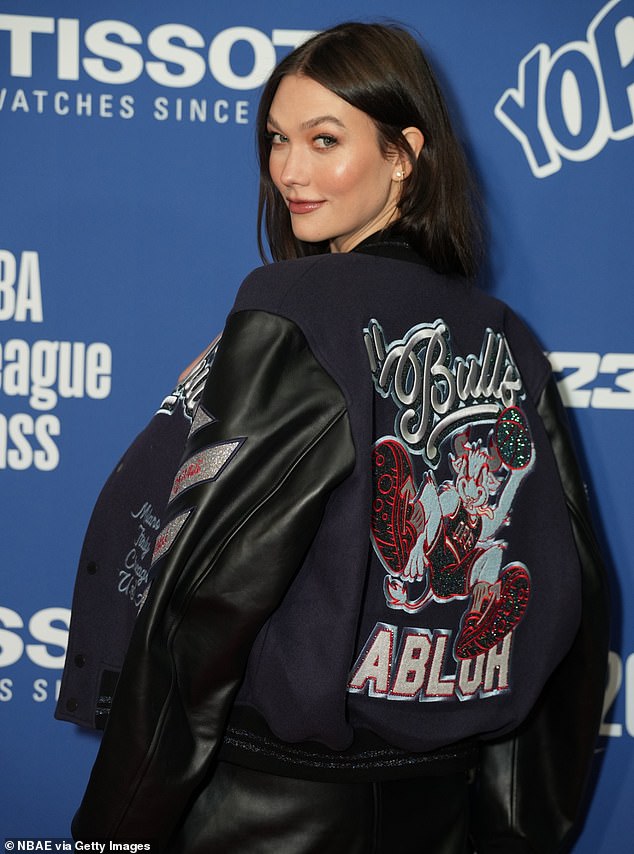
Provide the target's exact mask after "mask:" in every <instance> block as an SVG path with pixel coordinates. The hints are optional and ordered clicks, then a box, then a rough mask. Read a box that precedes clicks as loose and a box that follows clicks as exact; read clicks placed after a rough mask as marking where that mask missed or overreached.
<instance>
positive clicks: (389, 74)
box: [257, 23, 481, 276]
mask: <svg viewBox="0 0 634 854" xmlns="http://www.w3.org/2000/svg"><path fill="white" fill-rule="evenodd" d="M288 74H304V75H306V76H307V77H310V78H311V79H312V80H315V81H316V82H317V83H320V84H321V85H322V86H324V87H325V88H326V89H329V90H330V91H331V92H334V93H335V95H338V96H339V97H340V98H342V99H343V100H344V101H347V102H348V103H349V104H352V106H353V107H356V108H357V109H359V110H362V111H363V112H364V113H366V114H367V115H368V116H369V117H370V118H371V119H372V120H373V121H374V123H375V125H376V128H377V133H378V141H379V146H380V148H381V150H382V152H383V153H384V154H385V155H387V153H388V152H389V151H394V149H397V150H398V151H399V152H401V153H402V154H403V155H404V156H405V157H407V158H408V159H409V161H410V163H411V165H412V171H411V173H410V175H409V176H408V177H407V179H406V180H405V181H404V183H403V189H402V193H401V197H400V200H399V204H398V208H399V219H398V221H397V223H396V225H395V228H396V229H397V230H398V233H399V234H400V235H403V237H404V238H405V239H407V240H408V241H409V242H410V243H411V245H412V246H413V248H415V249H416V250H417V251H418V252H420V254H421V255H422V256H423V257H424V258H425V259H426V260H427V262H428V263H429V264H430V266H432V267H433V268H434V269H436V270H438V271H439V272H443V273H458V274H462V275H466V276H473V275H474V274H475V272H476V269H477V266H478V261H479V256H480V246H481V241H480V229H479V225H478V217H477V215H476V213H475V207H474V202H473V199H474V192H473V185H472V179H471V175H470V173H469V170H468V168H467V166H466V162H465V157H464V153H463V150H462V147H461V145H460V143H459V142H458V140H457V138H456V135H455V133H454V131H453V128H452V126H451V121H450V119H449V115H448V112H447V107H446V105H445V101H444V98H443V96H442V94H441V92H440V88H439V85H438V83H437V81H436V78H435V76H434V73H433V71H432V69H431V67H430V65H429V63H428V61H427V59H426V58H425V55H424V54H423V51H422V50H421V48H420V46H419V45H418V43H417V42H416V40H415V39H414V38H413V36H411V35H410V34H409V33H408V32H407V31H406V30H404V29H403V28H402V27H400V26H395V25H385V24H362V23H346V24H339V25H338V26H336V27H333V28H332V29H330V30H325V31H324V32H321V33H318V34H317V35H316V36H313V38H311V39H309V40H308V41H307V42H305V43H304V44H302V45H300V47H298V48H297V49H296V50H294V51H293V52H292V53H290V54H289V55H288V56H287V57H285V58H284V59H283V60H282V61H281V62H280V63H279V65H277V67H276V68H275V70H274V71H273V73H272V75H271V77H270V78H269V81H268V83H267V84H266V86H265V88H264V91H263V93H262V97H261V100H260V106H259V109H258V116H257V139H258V154H259V162H260V198H259V204H258V245H259V248H260V254H261V256H262V258H263V259H264V260H266V252H265V248H264V240H263V231H265V232H266V238H267V240H268V244H269V247H270V249H271V254H272V256H273V259H274V260H276V261H280V260H285V259H289V258H298V257H303V256H305V255H314V254H317V253H320V252H327V251H328V243H327V242H324V243H306V242H304V241H301V240H298V239H297V238H296V237H295V236H294V234H293V231H292V228H291V222H290V215H289V213H288V209H287V207H286V204H285V203H284V200H283V199H282V197H281V195H280V193H279V192H278V190H277V189H276V187H275V185H274V184H273V181H272V180H271V174H270V171H269V154H270V149H271V142H270V138H269V136H268V134H267V121H268V116H269V111H270V108H271V104H272V102H273V98H274V97H275V93H276V92H277V88H278V86H279V84H280V81H281V80H282V78H283V77H285V76H286V75H288ZM407 127H417V128H419V129H420V131H421V132H422V133H423V135H424V137H425V144H424V146H423V149H422V151H421V153H420V155H419V157H418V158H417V157H416V156H415V154H414V152H413V151H412V149H411V147H410V146H409V144H408V142H407V140H406V139H405V137H404V136H403V134H402V130H403V129H404V128H407Z"/></svg>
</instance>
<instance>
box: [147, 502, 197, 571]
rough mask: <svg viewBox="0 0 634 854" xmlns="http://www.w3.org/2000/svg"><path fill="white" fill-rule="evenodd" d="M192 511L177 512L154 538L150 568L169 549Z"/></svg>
mask: <svg viewBox="0 0 634 854" xmlns="http://www.w3.org/2000/svg"><path fill="white" fill-rule="evenodd" d="M192 512H193V510H185V511H184V512H183V513H179V514H178V516H176V517H175V518H174V519H172V520H171V521H170V522H168V523H167V525H166V526H165V527H164V528H163V530H162V531H161V533H160V534H159V535H158V537H157V538H156V543H155V544H154V552H153V553H152V563H151V564H150V568H151V567H152V566H154V564H155V563H156V561H157V560H159V558H162V557H163V555H164V554H166V553H167V552H168V551H169V550H170V549H171V547H172V546H173V545H174V542H175V540H176V538H177V537H178V535H179V534H180V532H181V531H182V530H183V526H184V524H185V522H186V521H187V519H188V518H189V516H190V515H191V513H192Z"/></svg>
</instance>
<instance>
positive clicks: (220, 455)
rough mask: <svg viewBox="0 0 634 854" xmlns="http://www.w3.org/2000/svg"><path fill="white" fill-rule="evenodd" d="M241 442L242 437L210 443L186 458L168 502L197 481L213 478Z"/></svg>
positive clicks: (202, 481)
mask: <svg viewBox="0 0 634 854" xmlns="http://www.w3.org/2000/svg"><path fill="white" fill-rule="evenodd" d="M242 442H243V440H242V439H236V440H234V441H232V442H221V443H219V444H218V445H210V446H209V447H208V448H203V450H202V451H198V452H197V453H195V454H194V455H193V456H191V457H190V458H189V459H188V460H186V461H185V462H184V463H183V465H182V466H181V467H180V469H179V470H178V472H177V474H176V477H175V478H174V484H173V486H172V491H171V493H170V497H169V502H171V501H173V500H174V499H175V498H176V497H177V496H178V495H180V494H181V492H184V491H185V490H186V489H189V488H190V487H192V486H195V485H196V484H198V483H205V482H207V481H210V480H214V479H215V478H216V477H217V476H218V474H219V473H220V471H221V470H222V469H223V468H224V467H225V465H226V464H227V463H228V462H229V460H230V459H231V457H232V456H233V455H234V453H235V452H236V450H237V449H238V448H239V447H240V445H241V444H242ZM169 502H168V504H169Z"/></svg>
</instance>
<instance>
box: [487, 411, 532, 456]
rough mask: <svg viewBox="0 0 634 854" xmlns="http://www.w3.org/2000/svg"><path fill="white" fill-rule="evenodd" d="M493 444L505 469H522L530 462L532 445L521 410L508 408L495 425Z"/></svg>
mask: <svg viewBox="0 0 634 854" xmlns="http://www.w3.org/2000/svg"><path fill="white" fill-rule="evenodd" d="M495 444H496V445H497V448H498V452H499V454H500V459H501V460H502V462H503V463H504V465H505V466H507V468H510V469H523V468H526V466H527V465H528V464H529V463H530V461H531V456H532V453H533V443H532V441H531V434H530V431H529V429H528V422H527V421H526V417H525V415H524V413H523V412H522V410H521V409H518V408H517V406H509V407H508V408H507V409H505V410H504V411H503V412H501V413H500V415H499V417H498V420H497V421H496V424H495Z"/></svg>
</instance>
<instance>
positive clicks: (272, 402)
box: [73, 312, 355, 843]
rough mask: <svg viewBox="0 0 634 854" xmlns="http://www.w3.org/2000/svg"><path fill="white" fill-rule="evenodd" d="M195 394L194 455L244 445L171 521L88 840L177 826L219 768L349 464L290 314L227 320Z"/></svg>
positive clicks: (337, 406) (325, 381)
mask: <svg viewBox="0 0 634 854" xmlns="http://www.w3.org/2000/svg"><path fill="white" fill-rule="evenodd" d="M300 378H301V383H300V382H299V380H300ZM201 406H202V407H203V408H204V411H206V412H207V413H208V414H209V415H210V416H212V419H211V420H210V423H208V424H207V426H205V427H203V428H202V429H199V430H197V431H196V432H194V433H192V434H191V436H190V439H189V441H188V445H187V449H186V452H185V458H184V459H185V461H187V460H189V459H195V458H196V455H197V454H199V453H201V452H202V451H204V450H205V449H206V448H210V447H212V448H213V447H218V446H220V444H221V443H224V442H228V441H230V442H233V441H235V440H236V439H239V440H240V441H241V446H240V448H239V449H238V451H237V452H236V453H235V456H234V457H233V458H232V459H231V460H230V461H229V463H228V464H227V465H226V466H225V467H224V469H222V470H221V471H220V472H219V474H218V475H217V476H216V477H215V478H214V479H212V480H211V481H207V482H205V481H202V482H199V483H197V484H196V485H194V486H192V487H191V488H189V489H184V490H183V491H182V492H180V493H179V494H178V495H177V497H176V498H175V499H174V500H173V502H172V507H171V512H170V517H171V518H172V519H174V518H177V517H178V516H179V515H180V514H182V513H187V512H189V513H190V515H189V517H188V519H187V522H186V524H185V526H184V528H183V529H182V531H181V533H180V535H179V536H178V537H177V538H176V540H175V542H174V543H173V545H172V547H171V549H170V551H169V552H168V553H167V555H166V556H165V557H163V558H161V560H162V561H163V562H164V565H163V567H160V573H161V579H160V584H155V585H154V587H153V589H152V590H151V591H150V594H149V596H148V599H147V602H146V603H145V606H144V607H143V610H142V611H141V614H140V616H139V619H138V621H137V624H136V626H135V630H134V633H133V635H132V640H131V644H130V649H129V654H128V656H127V658H126V662H125V664H124V668H123V671H122V674H121V677H120V681H119V685H118V686H117V691H116V694H115V702H114V704H113V709H112V712H111V715H110V719H109V721H108V725H107V727H106V731H105V734H104V738H103V741H102V745H101V749H100V751H99V754H98V757H97V760H96V763H95V766H94V768H93V772H92V775H91V778H90V782H89V784H88V788H87V791H86V794H85V796H84V800H83V802H82V805H81V806H80V808H79V811H78V813H77V815H76V817H75V820H74V822H73V833H74V835H75V836H76V837H78V838H82V839H114V840H118V839H122V840H123V839H133V838H136V839H146V840H158V841H160V842H161V843H164V842H165V841H166V840H167V839H168V838H169V836H170V835H171V832H172V831H173V828H174V826H175V825H176V823H177V821H178V820H179V818H180V816H181V815H182V813H183V811H184V809H185V805H186V803H187V801H188V800H189V798H190V796H191V793H192V791H193V790H194V789H195V787H196V786H197V785H198V784H199V782H200V780H201V779H202V777H203V776H204V774H205V772H206V771H207V769H208V768H209V765H210V762H211V760H212V757H213V755H214V751H215V750H216V748H217V745H218V740H219V738H220V736H221V734H222V730H223V724H224V720H225V718H226V715H227V712H228V709H229V707H230V705H231V702H232V698H233V696H234V694H235V692H236V690H237V688H238V686H239V684H240V680H241V678H242V675H243V670H244V667H245V664H246V660H247V656H248V654H249V651H250V649H251V645H252V643H253V639H254V637H255V635H256V633H257V632H258V630H259V629H260V627H261V626H262V625H263V623H264V622H265V620H266V618H267V617H268V616H269V614H270V613H271V612H272V611H273V610H274V608H275V607H276V606H277V604H278V603H279V601H280V600H281V598H282V597H283V595H284V593H285V591H286V589H287V587H288V585H289V583H290V582H291V580H292V578H293V576H294V575H295V573H296V571H297V569H298V567H299V566H300V565H301V562H302V558H303V556H304V554H305V552H306V550H307V549H308V547H309V545H310V543H311V541H312V539H313V537H314V535H315V531H316V529H317V528H318V526H319V522H320V520H321V517H322V514H323V512H324V508H325V505H326V503H327V501H328V496H329V495H330V493H331V491H332V490H333V488H334V487H335V486H336V485H337V483H338V482H340V481H341V480H342V479H344V478H345V477H346V475H347V474H348V473H349V471H350V470H351V468H352V466H353V464H354V457H355V454H354V448H353V445H352V440H351V436H350V430H349V425H348V420H347V415H346V409H345V405H344V401H343V398H342V395H341V392H340V391H339V388H338V387H337V385H336V384H335V383H334V382H333V380H332V379H331V378H330V377H329V376H328V375H327V374H326V373H325V371H324V370H323V369H322V368H321V367H320V366H319V365H318V363H317V362H316V361H315V359H314V357H313V356H312V354H311V352H310V350H309V348H308V347H307V345H306V341H305V339H304V337H303V335H302V334H301V332H300V331H299V330H298V328H297V327H296V326H295V325H294V324H292V323H291V322H289V321H288V320H284V319H283V318H280V317H277V316H274V315H270V314H266V313H264V312H240V313H237V314H234V315H232V317H230V319H229V320H228V323H227V327H226V329H225V333H224V335H223V339H222V343H221V345H220V347H219V350H218V354H217V357H216V360H215V362H214V365H213V368H212V370H211V372H210V375H209V378H208V381H207V384H206V386H205V390H204V393H203V397H202V400H201ZM210 614H213V615H214V618H213V620H211V619H210V618H209V615H210Z"/></svg>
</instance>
